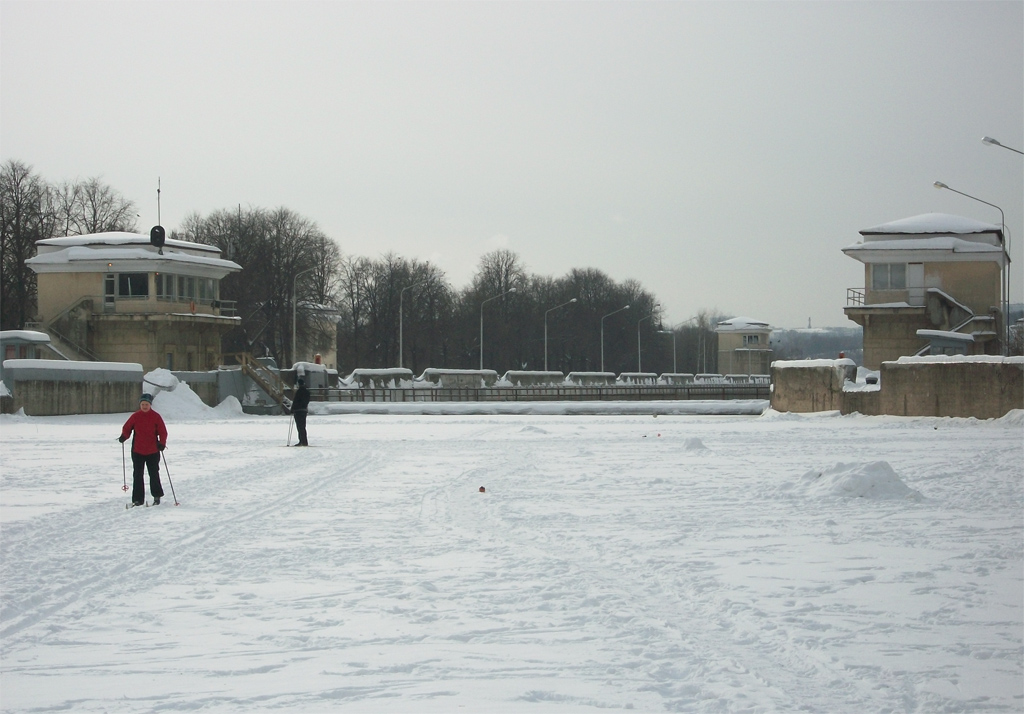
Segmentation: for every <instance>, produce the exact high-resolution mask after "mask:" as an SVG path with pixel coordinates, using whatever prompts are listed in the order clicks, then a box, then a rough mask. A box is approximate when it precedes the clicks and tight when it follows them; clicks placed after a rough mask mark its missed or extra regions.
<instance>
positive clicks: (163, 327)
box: [25, 233, 242, 370]
mask: <svg viewBox="0 0 1024 714" xmlns="http://www.w3.org/2000/svg"><path fill="white" fill-rule="evenodd" d="M36 245H37V246H38V251H37V255H36V256H35V257H34V258H29V259H28V260H27V261H25V263H26V264H27V265H28V266H29V267H30V268H31V269H32V270H33V271H35V273H36V274H37V275H38V314H37V316H36V318H35V322H34V323H33V329H36V330H39V331H42V332H45V333H46V334H48V335H49V336H50V339H51V340H52V342H53V346H54V348H55V349H57V350H59V352H60V353H61V354H64V355H66V356H68V357H69V358H70V359H80V360H97V361H109V362H137V363H139V364H141V365H142V366H143V368H144V369H146V370H152V369H155V368H158V367H163V368H165V369H174V370H207V369H215V368H216V367H217V366H218V365H219V364H220V363H221V362H222V359H221V357H222V355H221V338H222V337H223V335H224V334H225V333H226V332H228V331H229V330H231V329H232V328H234V327H236V326H237V325H238V323H239V318H238V317H236V316H235V315H234V303H233V302H231V303H228V302H225V301H222V300H221V299H220V281H221V279H223V278H224V277H225V276H226V275H228V274H230V273H233V272H236V271H239V270H241V269H242V268H241V266H239V265H238V264H237V263H234V262H232V261H230V260H224V259H222V258H221V257H220V250H219V249H218V248H215V247H213V246H208V245H201V244H198V243H188V242H185V241H178V240H167V241H166V243H165V245H164V246H163V247H162V248H159V249H158V248H157V247H156V246H153V245H151V244H150V239H149V236H146V235H141V234H137V233H96V234H93V235H84V236H71V237H66V238H49V239H46V240H41V241H38V242H37V243H36Z"/></svg>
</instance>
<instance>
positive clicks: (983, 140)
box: [981, 136, 1002, 146]
mask: <svg viewBox="0 0 1024 714" xmlns="http://www.w3.org/2000/svg"><path fill="white" fill-rule="evenodd" d="M981 143H982V144H988V145H989V146H1002V144H1000V143H999V142H998V141H996V140H995V139H993V138H992V137H991V136H983V137H981Z"/></svg>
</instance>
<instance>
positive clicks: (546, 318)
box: [544, 298, 576, 372]
mask: <svg viewBox="0 0 1024 714" xmlns="http://www.w3.org/2000/svg"><path fill="white" fill-rule="evenodd" d="M574 302H576V298H573V299H572V300H570V301H569V302H563V303H562V304H561V305H555V306H554V307H553V308H551V309H549V310H548V311H547V312H545V313H544V371H545V372H547V371H548V313H549V312H551V311H552V310H557V309H558V308H560V307H565V306H566V305H571V304H572V303H574Z"/></svg>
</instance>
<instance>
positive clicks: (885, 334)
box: [843, 213, 1008, 369]
mask: <svg viewBox="0 0 1024 714" xmlns="http://www.w3.org/2000/svg"><path fill="white" fill-rule="evenodd" d="M860 234H861V236H862V237H863V238H862V240H861V241H860V242H859V243H856V244H854V245H851V246H848V247H846V248H844V249H843V252H844V253H846V255H848V256H850V257H851V258H854V259H855V260H859V261H860V262H861V263H863V264H864V288H850V289H849V290H848V291H847V305H846V308H845V310H844V311H845V313H846V316H847V317H848V318H850V319H851V320H853V321H854V322H856V323H857V324H859V325H861V326H862V327H863V328H864V366H865V367H868V368H869V369H879V368H880V367H881V364H882V362H885V361H891V360H895V359H898V358H899V357H902V356H909V355H919V354H928V353H929V350H930V342H929V339H928V337H927V336H926V335H929V334H935V332H936V331H938V332H947V333H958V334H961V335H964V336H969V338H970V339H969V340H968V342H969V345H968V346H967V348H966V349H967V354H989V355H995V354H1000V353H1001V351H1002V341H1001V340H1000V335H1002V334H1003V329H1004V324H1003V310H1002V305H1003V294H1002V285H1003V271H1004V270H1005V269H1006V267H1007V264H1008V258H1007V255H1006V252H1005V250H1004V246H1003V233H1002V229H1001V228H1000V227H999V226H996V225H992V224H988V223H981V222H979V221H975V220H973V219H970V218H964V217H962V216H952V215H948V214H942V213H927V214H924V215H920V216H913V217H911V218H905V219H902V220H898V221H893V222H892V223H886V224H882V225H880V226H875V227H873V228H866V229H864V230H862V231H860ZM919 331H922V333H921V334H918V333H919Z"/></svg>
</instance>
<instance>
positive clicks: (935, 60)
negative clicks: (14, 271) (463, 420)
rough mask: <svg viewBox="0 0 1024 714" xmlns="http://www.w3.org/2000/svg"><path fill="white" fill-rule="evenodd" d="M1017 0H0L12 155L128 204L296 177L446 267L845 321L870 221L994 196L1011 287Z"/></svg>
mask: <svg viewBox="0 0 1024 714" xmlns="http://www.w3.org/2000/svg"><path fill="white" fill-rule="evenodd" d="M984 135H989V136H993V137H995V138H997V139H999V140H1000V141H1001V142H1003V143H1004V144H1006V145H1008V146H1012V147H1014V148H1017V149H1024V3H1022V2H1019V1H1017V2H880V3H874V2H848V3H831V2H830V3H825V2H757V3H747V2H722V3H706V2H676V3H672V2H658V3H642V2H641V3H625V2H602V3H586V2H560V3H553V2H552V3H547V2H510V3H503V2H486V3H469V2H451V3H433V2H416V3H406V2H394V3H387V2H381V3H341V2H259V3H257V2H223V3H220V2H71V3H53V2H38V1H32V2H12V1H10V0H3V1H2V2H0V158H2V159H3V160H7V159H12V158H13V159H18V160H21V161H24V162H26V163H28V164H30V165H32V166H33V167H34V168H35V170H36V171H37V172H38V173H40V174H41V175H42V176H43V177H44V178H46V179H47V180H50V181H54V182H56V181H61V180H65V179H75V178H87V177H91V176H99V177H101V178H102V179H103V180H104V181H106V182H107V183H109V184H110V185H112V186H113V187H114V188H116V189H118V190H119V191H120V192H122V193H123V194H124V195H125V196H127V197H128V198H130V199H132V200H134V201H135V202H136V204H137V205H138V207H139V211H140V213H141V218H140V227H141V228H142V229H143V230H145V231H148V228H149V227H150V226H151V225H153V224H155V223H156V219H157V205H156V186H157V178H158V177H160V178H161V180H162V186H163V192H162V223H163V224H164V226H166V227H167V228H168V229H173V228H175V227H176V226H177V225H178V223H179V222H180V221H181V219H182V218H183V217H184V216H185V215H186V214H188V213H190V212H193V211H198V212H200V213H202V214H207V213H209V212H211V211H213V210H217V209H224V208H233V207H235V206H237V205H238V204H242V205H243V206H259V207H265V208H276V207H278V206H285V207H288V208H290V209H293V210H295V211H297V212H298V213H300V214H302V215H303V216H305V217H307V218H309V219H312V220H314V221H316V222H317V224H318V225H319V226H320V227H321V228H322V229H323V230H324V232H325V233H327V234H328V235H329V236H331V237H332V238H334V239H336V240H337V241H338V243H339V245H340V247H341V249H342V251H344V252H345V253H347V254H354V255H361V256H367V257H374V258H375V257H378V256H379V255H381V254H383V253H385V252H387V251H389V250H390V251H394V252H396V253H397V254H399V255H401V256H404V257H406V258H418V259H423V260H430V261H432V262H433V263H435V264H437V265H438V266H439V267H441V268H442V269H443V270H444V271H445V272H446V273H447V275H448V278H449V280H450V281H451V282H452V283H453V285H454V286H455V287H456V288H461V287H464V286H465V285H466V284H468V282H469V280H470V278H471V276H472V275H473V273H474V271H475V268H476V265H477V263H478V261H479V259H480V257H481V256H482V255H483V254H485V253H487V252H489V251H490V250H493V249H495V248H499V247H500V248H508V249H510V250H513V251H515V252H516V253H517V254H519V256H520V257H521V258H522V260H523V262H524V264H525V266H526V268H527V269H528V270H529V271H530V272H533V273H537V274H541V275H550V276H553V277H557V276H561V275H564V274H565V273H566V272H567V271H568V270H570V269H571V268H575V267H581V268H582V267H593V268H597V269H600V270H603V271H604V272H606V273H608V274H609V275H611V276H612V277H613V278H615V279H616V280H625V279H627V278H635V279H637V280H639V281H641V282H642V283H643V285H644V286H645V287H646V288H647V289H648V290H650V291H652V292H653V293H654V294H655V295H656V296H657V297H658V298H659V299H660V300H661V302H662V305H663V310H664V316H665V322H666V324H670V323H675V322H678V321H682V320H684V319H686V318H688V317H690V316H691V315H693V314H695V313H696V312H697V311H699V310H701V309H702V308H717V309H718V310H720V311H721V312H723V313H726V314H728V315H744V316H748V317H754V318H758V319H763V320H766V321H768V322H770V323H772V324H773V325H775V326H777V327H805V326H806V325H807V321H808V318H810V319H811V320H812V322H813V324H814V326H827V325H842V326H853V323H852V322H849V321H848V320H846V318H845V316H844V315H843V307H844V305H845V301H846V289H847V288H848V287H863V283H864V278H863V270H862V266H861V264H860V263H858V262H856V261H854V260H853V259H851V258H847V257H846V256H845V255H843V253H842V252H840V251H841V249H842V248H843V247H844V246H847V245H849V244H851V243H854V242H856V241H857V240H858V238H859V235H858V233H857V231H858V230H860V229H863V228H867V227H870V226H874V225H877V224H879V223H885V222H888V221H892V220H896V219H899V218H905V217H908V216H912V215H916V214H919V213H928V212H942V213H953V214H957V215H963V216H969V217H972V218H976V219H978V220H983V221H988V222H992V223H998V222H999V213H998V211H996V210H995V209H992V208H989V207H988V206H985V205H983V204H980V203H977V202H975V201H971V200H969V199H967V198H963V197H961V196H958V195H956V194H954V193H951V192H949V191H939V190H936V189H935V188H933V187H932V183H933V182H934V181H936V180H940V181H943V182H945V183H947V184H948V185H949V186H951V187H953V188H956V189H957V190H960V191H963V192H965V193H968V194H971V195H974V196H977V197H978V198H981V199H983V200H985V201H988V202H990V203H994V204H997V205H999V206H1000V207H1002V209H1003V210H1004V211H1005V213H1006V222H1007V225H1008V227H1009V229H1010V235H1011V239H1012V241H1011V243H1012V257H1013V260H1014V268H1013V273H1012V275H1013V278H1012V282H1013V295H1012V297H1013V300H1015V301H1019V300H1020V299H1021V295H1022V287H1024V271H1022V270H1021V266H1024V254H1022V246H1024V228H1022V200H1024V199H1022V196H1024V161H1022V157H1021V156H1020V155H1018V154H1015V153H1012V152H1010V151H1006V150H1004V149H1000V148H998V147H988V146H984V145H983V144H982V143H981V137H982V136H984Z"/></svg>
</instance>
